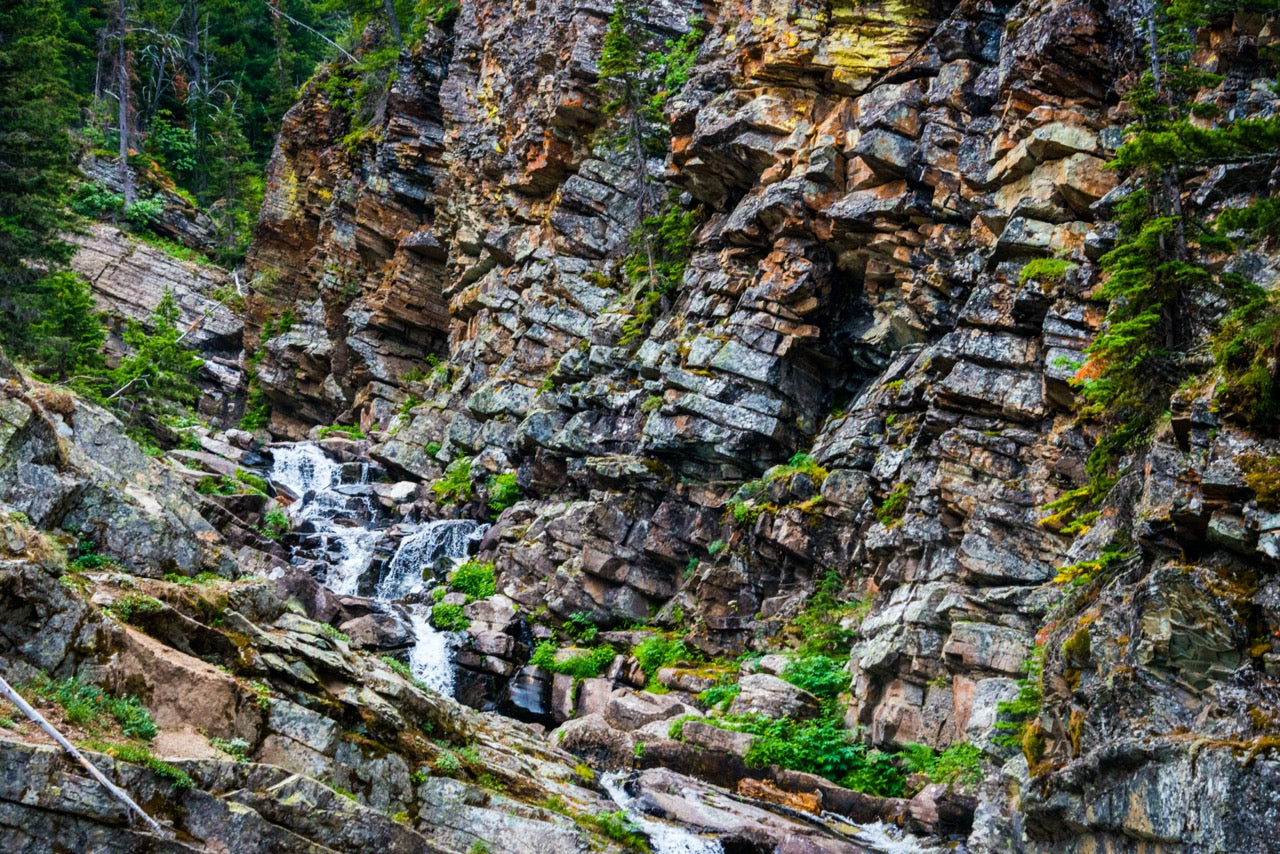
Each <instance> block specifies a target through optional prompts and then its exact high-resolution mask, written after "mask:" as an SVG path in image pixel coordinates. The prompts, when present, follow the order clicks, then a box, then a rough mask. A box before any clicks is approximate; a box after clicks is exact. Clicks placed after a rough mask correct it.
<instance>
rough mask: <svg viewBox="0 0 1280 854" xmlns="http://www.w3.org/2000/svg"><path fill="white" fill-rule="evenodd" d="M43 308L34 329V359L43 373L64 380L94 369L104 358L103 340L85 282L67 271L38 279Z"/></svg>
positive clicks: (96, 369) (103, 363)
mask: <svg viewBox="0 0 1280 854" xmlns="http://www.w3.org/2000/svg"><path fill="white" fill-rule="evenodd" d="M40 286H41V288H42V289H43V291H44V295H45V297H46V300H45V302H46V304H47V308H46V310H45V312H44V314H43V316H42V317H41V319H40V322H39V323H37V324H36V326H35V329H34V353H33V356H34V362H35V364H36V366H37V368H38V370H39V371H40V372H41V373H42V374H44V375H45V376H46V377H50V378H53V379H59V380H65V379H67V378H68V377H70V376H72V375H73V374H83V373H89V374H92V373H95V372H97V371H99V370H101V369H102V368H103V367H104V366H105V365H106V361H105V359H104V358H103V355H102V344H103V342H104V341H105V340H106V334H105V333H104V332H103V329H102V323H101V322H99V320H98V318H97V315H96V313H95V308H94V305H93V295H92V293H91V291H90V289H89V283H88V282H86V281H85V280H84V279H83V278H81V277H80V276H78V275H76V274H75V273H71V272H68V271H62V272H59V273H54V274H53V275H51V276H49V277H48V278H46V279H44V280H42V281H41V282H40Z"/></svg>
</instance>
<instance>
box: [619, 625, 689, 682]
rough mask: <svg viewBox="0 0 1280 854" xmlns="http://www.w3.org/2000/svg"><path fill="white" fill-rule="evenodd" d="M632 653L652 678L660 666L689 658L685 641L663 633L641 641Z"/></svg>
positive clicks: (667, 665)
mask: <svg viewBox="0 0 1280 854" xmlns="http://www.w3.org/2000/svg"><path fill="white" fill-rule="evenodd" d="M631 654H632V655H634V656H635V657H636V661H638V662H640V669H641V670H643V671H644V673H645V675H646V676H648V677H649V678H650V679H652V678H653V676H654V674H655V673H657V672H658V670H659V669H660V668H663V667H670V666H671V665H673V664H675V663H677V662H680V661H684V660H686V659H687V658H689V650H688V648H687V647H686V646H685V645H684V641H682V640H673V639H671V638H666V637H662V636H661V635H655V636H654V637H651V638H646V639H645V640H643V641H641V642H640V643H639V644H637V645H636V648H635V649H633V650H631Z"/></svg>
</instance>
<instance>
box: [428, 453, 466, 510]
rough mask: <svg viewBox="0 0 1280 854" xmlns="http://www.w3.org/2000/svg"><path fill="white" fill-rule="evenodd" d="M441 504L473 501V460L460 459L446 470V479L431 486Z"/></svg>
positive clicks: (443, 478)
mask: <svg viewBox="0 0 1280 854" xmlns="http://www.w3.org/2000/svg"><path fill="white" fill-rule="evenodd" d="M431 491H432V492H434V493H435V494H436V498H437V499H439V501H440V503H441V504H460V503H462V502H464V501H470V500H471V458H470V457H458V458H457V459H456V460H454V461H453V462H451V463H449V466H448V468H446V469H445V470H444V477H442V478H440V479H439V480H437V481H436V482H435V483H433V484H431Z"/></svg>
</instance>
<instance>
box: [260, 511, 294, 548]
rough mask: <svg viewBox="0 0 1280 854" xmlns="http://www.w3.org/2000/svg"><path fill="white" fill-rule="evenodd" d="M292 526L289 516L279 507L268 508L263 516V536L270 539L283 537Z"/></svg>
mask: <svg viewBox="0 0 1280 854" xmlns="http://www.w3.org/2000/svg"><path fill="white" fill-rule="evenodd" d="M291 527H292V525H291V524H290V523H289V517H288V516H287V515H285V512H284V511H283V510H281V509H279V508H278V507H277V508H273V509H271V510H268V511H267V512H266V515H264V516H263V517H262V529H261V530H262V536H264V537H266V538H267V539H269V540H280V539H283V538H284V535H285V534H287V533H289V529H290V528H291Z"/></svg>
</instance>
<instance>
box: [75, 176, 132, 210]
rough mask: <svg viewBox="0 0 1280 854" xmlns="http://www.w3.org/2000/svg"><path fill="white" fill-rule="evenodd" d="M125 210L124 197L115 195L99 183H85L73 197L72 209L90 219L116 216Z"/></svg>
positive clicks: (77, 188)
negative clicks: (115, 214) (104, 215)
mask: <svg viewBox="0 0 1280 854" xmlns="http://www.w3.org/2000/svg"><path fill="white" fill-rule="evenodd" d="M122 208H124V196H122V195H120V194H119V193H113V192H112V191H111V190H109V189H108V188H107V187H106V186H105V185H103V184H99V183H98V182H97V181H85V182H84V183H82V184H80V185H79V186H78V187H76V191H75V193H74V194H72V196H71V209H72V210H73V211H75V212H76V213H78V214H80V215H81V216H87V217H90V218H96V217H100V216H102V215H103V214H114V213H116V212H117V211H119V210H121V209H122Z"/></svg>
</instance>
